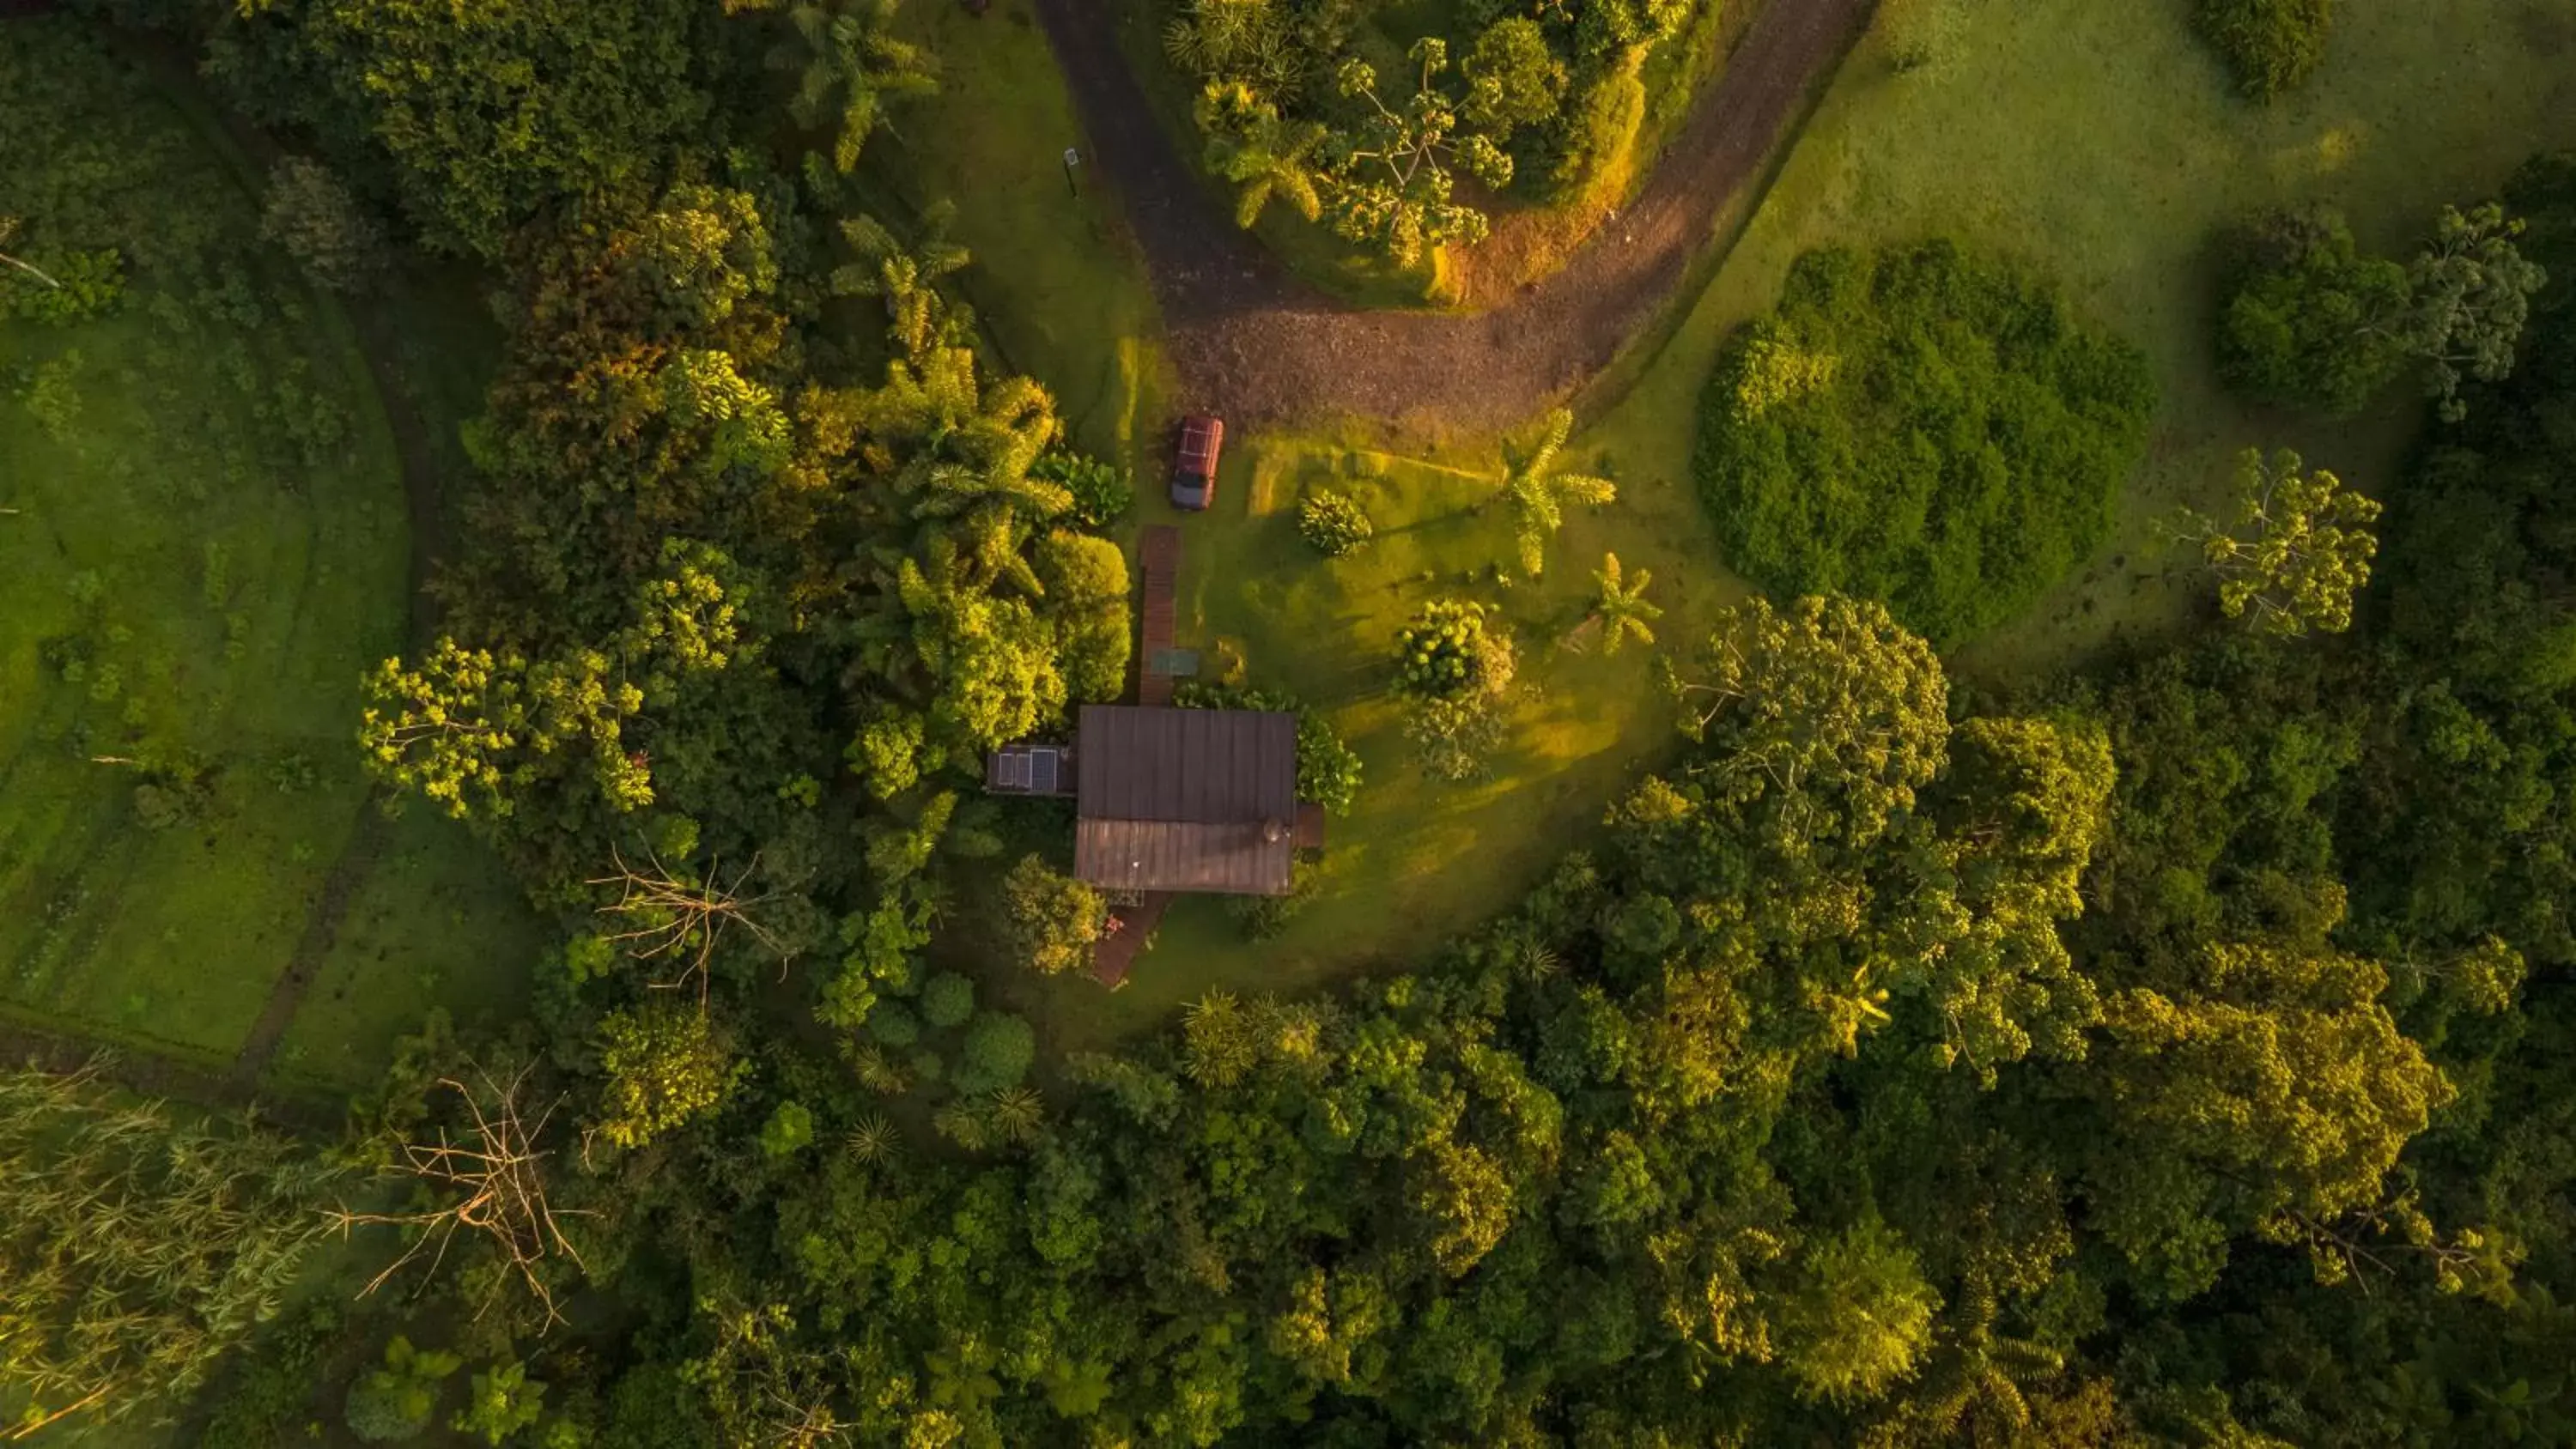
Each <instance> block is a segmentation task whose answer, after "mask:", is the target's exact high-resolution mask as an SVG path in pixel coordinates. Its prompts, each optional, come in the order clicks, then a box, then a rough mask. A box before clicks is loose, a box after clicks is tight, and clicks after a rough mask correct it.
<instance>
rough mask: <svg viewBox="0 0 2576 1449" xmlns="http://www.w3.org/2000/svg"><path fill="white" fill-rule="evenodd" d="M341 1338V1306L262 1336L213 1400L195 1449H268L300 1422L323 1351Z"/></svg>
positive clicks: (310, 1311) (321, 1307)
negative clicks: (234, 1374) (235, 1373)
mask: <svg viewBox="0 0 2576 1449" xmlns="http://www.w3.org/2000/svg"><path fill="white" fill-rule="evenodd" d="M339 1332H340V1309H339V1305H337V1304H335V1303H331V1302H327V1301H325V1302H319V1303H315V1304H313V1305H311V1306H310V1307H307V1308H305V1309H304V1310H303V1311H302V1312H300V1313H298V1314H296V1315H295V1316H293V1317H292V1318H289V1319H287V1320H286V1321H285V1322H284V1324H283V1325H282V1326H280V1327H278V1328H276V1329H274V1330H272V1331H271V1332H269V1333H268V1334H266V1335H264V1336H262V1337H261V1338H260V1339H259V1340H258V1341H257V1343H256V1344H255V1345H254V1346H253V1348H252V1350H251V1352H249V1353H247V1354H245V1355H243V1356H242V1362H241V1363H240V1364H239V1366H238V1370H237V1375H236V1377H234V1378H233V1379H232V1380H231V1381H230V1382H228V1383H227V1384H226V1385H225V1386H224V1388H223V1389H222V1391H221V1392H220V1393H219V1394H217V1396H216V1398H215V1400H214V1408H213V1411H212V1412H211V1413H210V1414H208V1415H207V1418H206V1427H205V1430H204V1431H203V1432H202V1433H200V1434H199V1435H198V1436H197V1449H272V1446H274V1445H278V1444H283V1443H286V1442H288V1439H289V1434H290V1430H291V1428H292V1426H294V1425H296V1424H297V1423H298V1422H299V1421H301V1420H302V1419H303V1418H304V1410H305V1406H306V1405H307V1404H309V1403H311V1402H312V1400H313V1385H314V1381H315V1379H316V1377H317V1376H318V1375H317V1372H316V1368H315V1366H316V1365H317V1364H318V1363H319V1362H320V1361H321V1358H322V1354H323V1351H324V1350H326V1349H328V1348H329V1347H330V1346H331V1342H332V1340H333V1339H334V1338H336V1337H338V1335H339Z"/></svg>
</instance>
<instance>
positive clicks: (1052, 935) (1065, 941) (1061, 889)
mask: <svg viewBox="0 0 2576 1449" xmlns="http://www.w3.org/2000/svg"><path fill="white" fill-rule="evenodd" d="M1002 912H1003V919H1002V923H1001V924H1002V932H1003V939H1004V941H1005V942H1006V943H1007V945H1008V946H1009V949H1010V951H1011V955H1012V958H1013V959H1014V960H1016V961H1018V962H1019V963H1020V964H1021V965H1022V966H1025V967H1026V968H1028V969H1029V970H1032V971H1036V972H1038V973H1040V974H1041V975H1047V976H1053V975H1056V974H1058V973H1059V972H1065V971H1076V970H1081V969H1083V968H1085V967H1087V966H1089V965H1090V963H1091V947H1092V943H1093V942H1095V941H1098V940H1099V939H1100V933H1101V931H1102V930H1103V929H1104V928H1105V927H1106V926H1107V925H1108V923H1109V903H1108V902H1107V901H1105V900H1103V899H1102V898H1101V895H1100V892H1098V891H1096V890H1093V889H1092V888H1091V887H1089V886H1087V885H1084V884H1083V883H1082V882H1080V881H1078V880H1075V879H1074V878H1073V877H1071V876H1069V875H1066V874H1064V873H1063V872H1061V871H1059V870H1057V869H1055V868H1054V867H1053V866H1050V865H1048V864H1047V863H1046V861H1045V860H1044V859H1043V858H1041V857H1039V856H1035V855H1027V856H1022V857H1021V858H1020V863H1019V864H1017V865H1015V866H1013V867H1011V872H1010V874H1009V875H1008V876H1007V877H1005V878H1004V879H1003V881H1002Z"/></svg>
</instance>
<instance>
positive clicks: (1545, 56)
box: [1459, 15, 1565, 142]
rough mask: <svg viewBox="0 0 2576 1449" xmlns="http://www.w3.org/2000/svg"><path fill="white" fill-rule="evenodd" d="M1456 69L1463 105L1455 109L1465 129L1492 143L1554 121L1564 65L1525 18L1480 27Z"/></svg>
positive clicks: (1534, 23) (1562, 87)
mask: <svg viewBox="0 0 2576 1449" xmlns="http://www.w3.org/2000/svg"><path fill="white" fill-rule="evenodd" d="M1461 69H1462V70H1463V71H1464V72H1465V74H1466V77H1467V100H1466V103H1465V104H1464V105H1463V106H1461V107H1459V113H1460V114H1461V115H1463V116H1465V117H1466V119H1467V123H1468V124H1469V125H1472V126H1475V127H1477V128H1479V129H1481V130H1483V131H1484V132H1485V133H1486V134H1487V135H1489V136H1491V137H1493V138H1494V140H1495V141H1497V142H1502V141H1508V140H1510V139H1511V135H1512V133H1513V132H1514V131H1517V130H1519V129H1520V128H1521V127H1523V126H1535V125H1537V124H1539V123H1540V122H1542V121H1548V120H1553V119H1554V118H1555V116H1556V112H1557V108H1558V107H1559V106H1560V105H1561V104H1563V102H1564V98H1565V62H1563V61H1561V60H1559V59H1557V58H1556V52H1555V51H1554V50H1552V49H1550V48H1549V46H1548V43H1547V32H1546V31H1545V30H1543V29H1541V28H1540V26H1539V23H1538V22H1537V21H1535V20H1532V19H1530V18H1529V17H1528V16H1525V15H1507V16H1505V17H1503V18H1502V19H1500V20H1497V21H1495V22H1494V23H1493V24H1491V25H1489V26H1487V27H1485V31H1484V33H1483V34H1482V35H1479V36H1477V37H1476V44H1475V45H1474V47H1473V48H1471V49H1469V50H1468V52H1467V60H1466V63H1465V65H1464V66H1462V67H1461Z"/></svg>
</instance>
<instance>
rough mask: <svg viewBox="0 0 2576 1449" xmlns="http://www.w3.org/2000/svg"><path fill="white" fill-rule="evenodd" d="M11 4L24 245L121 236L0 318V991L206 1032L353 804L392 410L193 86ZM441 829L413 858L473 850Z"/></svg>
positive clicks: (38, 252) (241, 992)
mask: <svg viewBox="0 0 2576 1449" xmlns="http://www.w3.org/2000/svg"><path fill="white" fill-rule="evenodd" d="M8 36H9V41H10V47H9V49H8V51H7V52H6V54H5V55H0V96H5V97H7V98H8V99H7V100H5V101H0V197H6V198H8V209H9V210H10V211H11V212H12V213H13V214H18V215H21V216H23V217H24V218H25V220H26V228H25V231H24V233H23V235H22V238H21V242H20V249H21V250H23V251H25V252H27V253H29V254H32V255H35V256H37V257H39V258H40V259H41V258H44V257H48V256H58V255H60V254H61V253H62V252H63V251H64V250H66V249H73V248H97V247H103V246H111V245H113V246H117V247H120V248H121V249H122V250H123V252H124V255H125V258H126V262H127V270H128V278H129V290H128V294H127V296H126V297H125V299H124V302H123V304H122V306H121V307H120V308H119V309H118V310H117V311H116V312H115V314H114V315H112V316H108V317H104V318H97V319H92V320H86V321H81V322H77V323H72V324H68V325H50V324H37V323H33V322H28V321H21V320H10V321H0V458H5V459H6V460H7V467H6V468H5V469H4V470H0V509H5V510H11V511H9V512H6V513H0V1003H5V1007H6V1009H7V1010H9V1011H10V1012H11V1013H12V1014H15V1015H19V1016H21V1017H24V1018H28V1019H33V1020H36V1021H39V1022H41V1023H45V1024H49V1025H54V1026H58V1027H61V1028H65V1029H69V1030H73V1031H76V1032H82V1033H87V1034H92V1035H98V1036H101V1037H104V1038H108V1039H113V1040H120V1041H125V1042H128V1043H131V1044H134V1045H138V1046H144V1047H151V1048H157V1049H163V1050H171V1051H174V1052H175V1053H177V1054H179V1055H182V1056H186V1057H189V1058H192V1059H195V1060H199V1061H201V1062H207V1063H209V1064H214V1063H220V1062H223V1061H227V1060H229V1058H230V1056H231V1054H232V1053H233V1051H234V1050H235V1049H236V1048H238V1047H239V1046H240V1044H241V1042H242V1039H243V1037H244V1036H245V1034H246V1033H247V1032H248V1030H249V1028H250V1026H251V1024H252V1022H253V1021H254V1020H255V1019H256V1018H257V1016H258V1015H259V1012H260V1009H261V1007H262V1005H263V1003H264V1002H265V1001H266V1000H267V998H268V995H269V992H270V990H271V988H272V986H273V985H274V984H275V982H276V980H277V979H278V976H279V974H280V973H281V972H282V971H283V970H284V969H285V967H286V965H287V963H288V961H289V959H290V958H291V956H292V955H293V953H294V951H295V949H296V947H297V944H298V942H299V941H300V940H301V939H302V938H303V937H304V935H305V933H306V930H307V927H308V923H309V921H310V919H311V916H312V912H313V909H314V906H315V904H316V903H317V901H318V900H319V899H320V897H321V893H322V885H323V882H324V881H325V879H326V878H327V877H328V876H329V874H330V873H331V871H332V869H333V866H334V864H335V863H336V862H337V861H338V860H339V859H340V858H341V856H342V854H343V852H344V851H345V850H346V849H347V848H348V846H349V844H350V842H351V840H352V837H353V833H354V831H355V829H356V827H357V825H358V822H359V820H360V818H361V812H362V811H363V810H364V809H365V808H366V805H365V799H366V788H367V787H366V781H365V779H364V778H363V776H362V774H361V772H360V770H359V768H358V762H357V755H356V751H355V749H354V747H353V744H352V732H353V729H354V726H355V721H356V718H357V712H358V707H359V705H358V678H359V675H360V673H361V672H362V671H363V670H364V669H365V668H366V666H367V665H368V664H369V663H371V662H372V661H374V660H376V659H380V658H382V657H384V656H385V655H387V654H390V653H392V652H395V651H397V650H398V649H400V648H401V647H402V644H403V634H404V622H405V617H406V593H407V566H406V556H407V551H408V548H409V543H410V530H409V525H408V521H407V518H406V515H405V504H404V498H403V491H402V486H401V471H400V467H399V463H398V458H397V454H396V451H395V441H394V437H393V433H392V429H391V427H390V425H389V423H388V419H387V417H386V414H385V411H384V408H383V405H382V401H381V399H379V398H378V397H377V396H376V394H375V393H374V391H373V388H372V387H371V385H370V383H369V375H368V371H367V367H366V363H365V358H364V355H363V353H362V352H361V351H360V346H359V341H358V334H357V330H356V329H355V328H354V327H353V326H352V325H351V323H350V321H349V319H348V317H347V316H346V315H345V314H344V313H343V312H342V311H341V310H340V308H339V307H338V306H337V305H335V304H333V303H331V302H328V301H326V300H325V299H323V298H321V297H318V296H316V295H315V294H314V293H312V292H311V291H310V290H309V289H308V288H307V287H306V286H305V284H304V283H303V281H302V279H301V277H300V275H299V274H297V273H296V272H295V271H294V270H293V269H292V267H291V266H289V265H287V264H286V263H285V262H283V260H282V259H279V258H277V257H275V256H274V254H272V253H267V252H265V251H264V250H263V249H262V248H261V247H260V246H259V245H258V243H257V240H256V233H257V201H256V197H255V193H254V190H253V187H254V186H255V184H256V180H255V177H256V173H255V171H254V170H253V169H252V168H251V167H250V165H249V163H248V162H247V161H246V160H245V159H244V158H243V157H242V156H241V155H240V154H239V153H238V152H236V151H234V150H233V149H232V148H231V146H230V145H229V143H228V142H227V141H226V140H225V139H224V138H223V137H222V135H221V134H220V133H219V132H217V131H215V130H213V129H212V128H211V127H210V126H209V125H208V124H206V121H207V117H206V115H205V113H204V111H203V109H202V107H201V106H199V105H198V104H196V103H195V102H194V101H193V99H192V98H191V99H185V103H182V101H180V100H174V99H173V98H171V97H168V96H166V95H164V94H162V93H161V92H160V91H158V90H157V89H156V87H155V84H154V82H153V80H152V79H151V78H150V77H149V76H147V75H146V74H144V73H142V72H141V71H138V70H136V69H134V68H132V67H131V66H130V65H129V64H128V63H127V62H126V61H125V60H124V59H122V58H121V57H120V56H118V55H117V54H116V53H114V52H112V51H111V50H109V49H108V48H107V47H106V46H105V45H104V44H103V43H102V42H100V41H98V40H96V39H94V38H92V37H91V36H89V35H88V34H87V33H85V32H84V31H83V30H82V29H81V28H79V27H77V26H75V25H73V24H72V23H70V22H68V21H46V22H13V23H11V24H10V26H9V27H8ZM439 850H440V851H441V852H443V853H444V854H443V859H444V862H445V863H444V864H443V865H440V866H438V867H437V868H436V869H434V870H432V871H430V872H429V874H430V875H431V876H435V875H437V873H438V871H447V872H450V873H453V872H457V871H470V870H475V869H483V868H484V867H482V866H481V864H480V862H481V857H480V854H479V852H476V851H472V850H471V849H470V848H469V847H467V846H466V844H465V843H464V842H462V841H461V839H459V840H454V841H450V842H445V843H442V844H441V845H440V847H439ZM413 888H414V880H413V878H412V877H409V876H399V875H385V876H382V877H380V878H378V879H376V880H370V881H368V882H366V883H365V884H364V887H363V889H362V890H361V891H360V893H359V894H360V897H361V898H362V899H365V898H368V897H370V896H371V895H372V894H374V893H377V892H384V893H389V894H392V895H400V894H402V893H404V892H407V891H410V890H412V889H413ZM477 928H478V929H484V927H481V926H480V925H478V927H477ZM365 996H366V999H367V1000H368V1001H369V1002H372V1003H375V1008H374V1009H381V1010H384V1011H387V1012H397V1011H398V1012H399V1013H401V1016H402V1020H401V1023H400V1024H401V1025H405V1026H407V1025H409V1024H410V1022H412V1021H414V1020H416V1019H417V1016H418V1010H417V1007H416V1005H415V1003H414V1002H412V1001H411V1000H410V999H408V998H402V999H397V998H396V997H395V996H392V995H388V994H385V993H377V992H368V993H365ZM394 1024H395V1023H394V1022H393V1021H392V1020H391V1019H390V1018H387V1019H385V1020H382V1021H378V1022H376V1024H375V1025H372V1026H359V1025H355V1024H352V1025H349V1026H347V1027H346V1028H345V1030H346V1033H347V1035H349V1036H350V1038H351V1039H352V1040H358V1041H364V1040H375V1039H380V1038H386V1037H387V1036H388V1033H389V1032H390V1030H391V1029H392V1028H393V1026H394ZM379 1062H380V1059H379ZM379 1062H370V1061H367V1060H366V1059H365V1058H364V1057H362V1056H361V1057H351V1058H348V1059H346V1060H345V1062H344V1063H343V1065H344V1066H345V1068H346V1069H347V1070H349V1071H351V1072H354V1073H355V1077H356V1078H363V1077H364V1076H366V1075H369V1074H371V1073H372V1071H373V1070H374V1069H375V1067H376V1065H378V1064H379ZM353 1079H354V1078H353Z"/></svg>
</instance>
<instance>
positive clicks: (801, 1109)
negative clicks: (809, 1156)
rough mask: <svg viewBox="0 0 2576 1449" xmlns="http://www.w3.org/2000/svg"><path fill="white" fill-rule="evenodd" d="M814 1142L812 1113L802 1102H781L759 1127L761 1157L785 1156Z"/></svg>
mask: <svg viewBox="0 0 2576 1449" xmlns="http://www.w3.org/2000/svg"><path fill="white" fill-rule="evenodd" d="M813 1144H814V1113H813V1111H812V1110H811V1109H810V1108H808V1107H807V1106H806V1105H805V1104H804V1103H802V1102H794V1101H790V1102H781V1103H779V1104H778V1108H777V1110H776V1111H773V1112H771V1113H770V1114H769V1120H768V1121H767V1122H764V1123H762V1124H761V1127H760V1152H761V1155H762V1156H763V1157H785V1156H788V1155H789V1154H791V1153H796V1152H802V1151H804V1150H805V1149H806V1148H808V1147H810V1146H812V1145H813Z"/></svg>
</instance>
